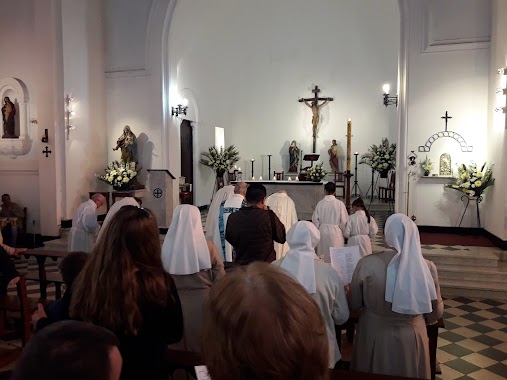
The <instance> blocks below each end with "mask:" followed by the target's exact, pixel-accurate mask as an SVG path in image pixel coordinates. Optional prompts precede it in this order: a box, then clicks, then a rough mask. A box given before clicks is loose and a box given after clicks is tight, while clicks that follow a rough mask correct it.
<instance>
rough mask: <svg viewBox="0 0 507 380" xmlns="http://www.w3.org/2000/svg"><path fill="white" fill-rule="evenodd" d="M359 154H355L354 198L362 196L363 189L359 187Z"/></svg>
mask: <svg viewBox="0 0 507 380" xmlns="http://www.w3.org/2000/svg"><path fill="white" fill-rule="evenodd" d="M358 155H359V153H357V152H356V153H354V157H355V166H354V187H353V188H352V191H353V194H352V196H354V197H357V196H358V195H361V188H360V187H359V183H358V181H357V156H358Z"/></svg>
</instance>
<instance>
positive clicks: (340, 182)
mask: <svg viewBox="0 0 507 380" xmlns="http://www.w3.org/2000/svg"><path fill="white" fill-rule="evenodd" d="M334 184H335V185H336V190H338V189H341V194H342V195H341V197H342V198H345V177H344V176H343V172H337V173H334ZM336 196H338V194H337V195H336Z"/></svg>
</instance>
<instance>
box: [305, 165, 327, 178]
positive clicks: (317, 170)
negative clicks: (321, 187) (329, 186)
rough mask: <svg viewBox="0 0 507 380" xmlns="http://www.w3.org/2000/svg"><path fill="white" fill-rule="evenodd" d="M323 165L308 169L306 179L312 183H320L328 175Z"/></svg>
mask: <svg viewBox="0 0 507 380" xmlns="http://www.w3.org/2000/svg"><path fill="white" fill-rule="evenodd" d="M322 165H323V164H320V165H315V166H313V167H311V168H310V169H308V171H307V172H306V178H307V179H309V180H310V181H320V180H321V179H322V178H324V177H325V175H326V174H327V171H326V169H324V168H323V167H322Z"/></svg>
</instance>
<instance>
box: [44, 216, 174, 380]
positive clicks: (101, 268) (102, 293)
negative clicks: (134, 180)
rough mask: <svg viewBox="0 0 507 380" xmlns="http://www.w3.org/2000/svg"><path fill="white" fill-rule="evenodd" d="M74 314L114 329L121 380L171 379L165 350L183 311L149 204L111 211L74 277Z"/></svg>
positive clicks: (72, 315) (72, 311)
mask: <svg viewBox="0 0 507 380" xmlns="http://www.w3.org/2000/svg"><path fill="white" fill-rule="evenodd" d="M70 317H71V318H72V319H77V320H81V321H84V322H92V323H94V324H96V325H98V326H102V327H105V328H107V329H108V330H110V331H112V332H113V333H115V334H116V336H117V337H118V339H119V341H120V346H119V348H120V352H121V354H122V357H123V363H124V365H123V369H122V374H121V379H122V380H126V379H150V380H162V379H163V380H167V378H168V376H169V365H168V363H167V361H166V358H165V352H166V350H167V345H168V344H171V343H176V342H179V341H180V340H181V338H182V336H183V316H182V311H181V304H180V299H179V297H178V292H177V290H176V286H175V284H174V281H173V279H172V277H171V275H170V274H168V273H166V272H165V271H164V268H163V266H162V259H161V245H160V238H159V229H158V223H157V220H156V218H155V216H154V215H153V214H152V213H151V212H150V211H149V210H147V209H143V208H139V207H136V206H123V207H122V208H121V209H120V210H119V211H118V212H117V213H116V214H115V215H114V216H113V218H112V219H111V222H110V223H109V224H108V225H107V226H106V228H105V230H104V233H103V236H102V238H101V239H100V240H98V241H97V244H96V245H95V248H94V249H93V253H92V254H91V255H90V257H89V258H88V260H87V262H86V264H85V266H84V268H83V270H82V271H81V273H80V274H79V276H78V277H77V278H76V280H75V281H74V284H73V287H72V300H71V307H70ZM44 330H45V329H44ZM44 330H42V331H44Z"/></svg>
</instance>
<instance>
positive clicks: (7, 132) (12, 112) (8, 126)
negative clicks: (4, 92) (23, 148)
mask: <svg viewBox="0 0 507 380" xmlns="http://www.w3.org/2000/svg"><path fill="white" fill-rule="evenodd" d="M15 116H16V106H15V105H14V103H13V102H11V100H10V99H9V97H8V96H6V97H5V98H4V105H3V107H2V121H3V127H4V133H3V136H2V138H3V139H16V138H18V136H16V131H15V125H14V117H15Z"/></svg>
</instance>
